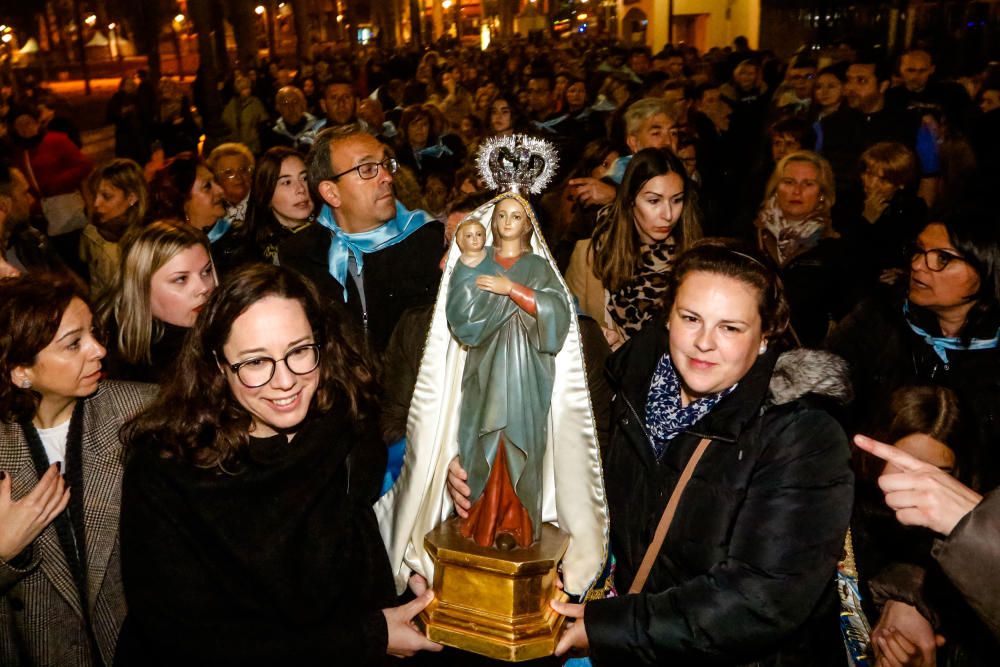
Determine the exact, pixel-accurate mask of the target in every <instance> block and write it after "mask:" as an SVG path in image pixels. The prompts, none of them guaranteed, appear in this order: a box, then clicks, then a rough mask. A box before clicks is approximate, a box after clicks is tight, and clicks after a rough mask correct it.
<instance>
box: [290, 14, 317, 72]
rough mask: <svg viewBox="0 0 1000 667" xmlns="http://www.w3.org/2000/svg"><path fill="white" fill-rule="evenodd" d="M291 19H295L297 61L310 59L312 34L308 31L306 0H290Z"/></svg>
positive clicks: (301, 61)
mask: <svg viewBox="0 0 1000 667" xmlns="http://www.w3.org/2000/svg"><path fill="white" fill-rule="evenodd" d="M291 2H292V20H293V21H295V54H296V55H297V56H298V59H299V63H300V64H301V63H304V62H308V61H311V60H312V34H311V33H310V32H309V2H308V0H291Z"/></svg>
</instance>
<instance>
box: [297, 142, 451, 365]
mask: <svg viewBox="0 0 1000 667" xmlns="http://www.w3.org/2000/svg"><path fill="white" fill-rule="evenodd" d="M307 162H308V169H309V186H310V189H311V190H312V191H313V198H314V200H316V201H319V202H321V203H322V204H323V207H322V210H321V212H320V216H319V220H318V222H319V224H315V225H310V226H309V227H307V228H306V229H304V230H303V231H302V232H300V233H298V234H296V235H295V236H293V237H291V238H289V239H288V240H287V241H285V242H284V243H282V245H281V246H280V247H279V249H278V260H279V262H280V263H281V264H282V265H283V266H288V267H291V268H293V269H296V270H298V271H301V272H302V273H303V274H304V275H305V276H306V277H308V278H310V279H311V280H312V281H313V282H314V283H316V285H317V287H319V289H320V291H321V292H322V293H324V294H325V295H326V296H327V297H328V298H330V299H335V300H339V301H343V302H345V303H346V304H347V310H348V311H349V312H350V314H351V315H352V317H353V320H354V323H355V325H356V326H357V328H358V330H359V331H362V332H363V334H364V335H365V337H366V338H367V340H368V342H369V344H370V345H371V347H372V349H373V350H374V351H376V352H378V353H381V352H382V351H383V350H384V349H385V347H386V344H387V343H388V341H389V336H390V335H391V334H392V330H393V329H394V328H395V326H396V322H398V321H399V318H400V316H401V315H402V313H403V311H405V310H406V309H407V308H412V307H414V306H420V305H424V304H430V303H433V302H434V298H435V297H436V295H437V287H438V283H439V282H440V280H441V269H440V268H439V262H440V260H441V253H442V252H443V249H444V229H443V227H442V225H441V224H440V223H439V222H436V221H433V220H430V218H429V216H427V215H426V214H425V213H423V211H414V212H410V211H407V210H406V209H405V208H403V207H402V206H401V205H400V204H398V202H397V201H396V197H395V195H394V194H393V189H392V181H393V174H394V173H395V171H396V168H397V164H396V161H395V158H390V157H389V154H388V152H387V150H386V147H385V146H384V145H383V144H381V143H379V142H378V140H376V139H375V138H374V137H372V136H371V135H370V134H368V133H367V132H365V131H364V130H363V129H362V128H361V127H360V126H357V125H348V126H343V127H339V128H329V129H326V130H323V131H322V132H321V133H320V134H319V135H318V136H317V138H316V143H315V144H314V146H313V149H312V150H311V151H310V153H309V157H308V158H307Z"/></svg>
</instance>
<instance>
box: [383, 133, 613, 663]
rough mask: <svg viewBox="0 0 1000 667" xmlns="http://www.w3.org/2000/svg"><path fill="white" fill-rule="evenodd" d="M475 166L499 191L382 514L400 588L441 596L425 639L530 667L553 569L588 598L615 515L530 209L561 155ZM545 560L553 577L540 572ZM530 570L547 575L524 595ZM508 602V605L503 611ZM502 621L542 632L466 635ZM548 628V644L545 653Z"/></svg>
mask: <svg viewBox="0 0 1000 667" xmlns="http://www.w3.org/2000/svg"><path fill="white" fill-rule="evenodd" d="M478 164H479V169H480V173H481V174H482V176H483V178H484V180H485V181H486V183H487V186H488V187H490V188H492V189H495V190H498V191H499V192H500V194H498V195H497V196H496V197H494V198H493V199H492V200H490V201H489V202H487V203H486V204H484V205H483V206H481V207H480V208H479V209H476V211H474V212H472V213H470V214H469V215H468V216H467V217H466V219H465V220H464V221H463V222H462V223H461V224H460V225H459V226H458V228H457V229H456V233H455V242H454V243H453V244H452V246H451V248H450V250H449V253H448V256H447V260H446V262H445V266H444V274H443V276H442V279H441V286H440V288H439V291H438V298H437V302H436V304H435V307H434V312H433V315H432V318H431V325H430V330H429V332H428V334H427V340H426V344H425V347H424V354H423V358H422V361H421V365H420V371H419V373H418V375H417V382H416V386H415V389H414V394H413V400H412V402H411V405H410V413H409V418H408V422H407V437H406V439H407V447H406V454H405V459H404V463H403V469H402V471H401V473H400V477H399V479H398V480H397V482H396V484H395V486H394V487H393V488H392V489H391V490H390V491H389V493H387V494H386V495H385V496H384V497H383V498H382V499H381V500H380V501H379V502H378V503H377V504H376V514H377V515H378V518H379V525H380V528H381V531H382V536H383V539H384V540H385V543H386V546H387V549H388V551H389V557H390V562H391V564H392V567H393V570H394V576H395V578H396V587H397V590H399V591H400V592H401V591H402V590H403V588H405V586H406V584H407V581H408V579H409V577H410V576H411V574H413V573H417V574H420V575H423V576H424V577H425V578H426V579H427V580H428V581H429V582H431V583H432V584H433V586H434V587H435V591H436V592H437V593H438V597H437V598H436V599H435V600H434V602H432V604H431V607H428V611H429V612H430V617H434V615H435V613H437V618H438V619H439V620H440V619H443V620H440V624H439V625H440V627H439V630H438V632H439V633H438V634H437V635H435V634H432V632H431V630H430V629H428V636H429V637H431V638H432V639H434V640H435V641H443V642H444V643H448V644H450V645H452V646H459V647H460V648H466V649H467V650H473V651H477V652H480V653H482V654H484V655H492V656H494V657H502V658H503V659H510V660H520V659H526V658H525V657H524V656H526V655H532V656H535V657H538V656H540V655H545V654H547V653H545V652H544V651H548V653H551V648H552V647H554V644H553V643H552V637H554V636H557V635H558V632H559V630H560V628H561V625H559V623H558V620H557V619H553V618H552V614H553V612H551V610H550V609H549V607H548V600H549V599H551V596H552V595H553V594H555V593H557V591H555V589H554V584H555V579H556V574H555V568H556V565H557V564H560V563H561V578H562V582H563V586H564V589H565V592H566V593H568V594H570V595H585V594H586V593H587V592H588V590H589V589H590V587H591V586H592V585H593V584H594V582H595V580H596V579H597V578H598V576H599V575H600V573H601V570H602V567H603V566H604V563H605V560H606V558H607V549H608V537H609V532H608V510H607V506H606V503H605V497H604V483H603V477H602V472H601V461H600V451H599V448H598V444H597V436H596V429H595V427H594V417H593V412H592V410H591V406H590V395H589V391H588V387H587V378H586V370H585V367H584V361H583V352H582V346H581V343H580V333H579V328H578V323H577V319H576V310H575V307H574V304H573V297H572V296H571V294H570V292H569V289H568V288H567V287H566V284H565V282H564V280H563V278H562V276H561V274H560V273H559V271H558V269H557V268H556V265H555V261H554V260H553V258H552V255H551V253H550V252H549V249H548V247H547V246H546V244H545V240H544V238H542V235H541V233H540V230H539V228H538V222H537V220H536V218H535V214H534V211H533V210H532V207H531V204H530V203H529V202H528V200H527V199H525V198H524V196H527V194H528V193H529V192H530V193H533V194H539V193H540V192H542V190H543V189H544V187H545V185H546V184H547V183H548V182H549V181H550V180H551V177H552V175H553V174H554V172H555V167H556V157H555V154H554V151H553V149H552V147H551V145H550V144H548V143H547V142H545V141H543V140H540V139H535V138H532V137H527V136H522V135H514V136H508V137H496V138H493V139H489V140H487V141H485V142H484V143H483V145H482V147H481V148H480V153H479V156H478ZM522 195H523V196H522ZM484 232H485V233H484ZM456 456H458V457H459V460H460V462H461V464H462V466H463V467H464V468H465V469H466V472H467V473H468V480H467V481H468V483H469V486H470V488H471V489H472V498H471V499H472V501H473V506H472V509H471V511H470V516H469V518H468V519H467V520H464V521H459V520H458V518H457V517H454V516H453V506H452V501H451V497H450V496H449V495H448V492H447V488H446V482H447V475H448V465H449V463H450V462H451V461H452V460H453V459H454V458H455V457H456ZM463 536H464V537H463ZM470 538H471V539H470ZM463 552H464V555H462V553H463ZM532 559H534V560H532ZM546 559H547V560H546ZM542 561H544V562H546V563H550V565H551V568H550V569H549V571H544V568H540V567H536V566H535V565H531V563H535V564H536V565H537V563H540V562H542ZM476 563H485V565H483V567H482V568H480V569H478V570H477V569H476V567H478V566H477V565H476ZM504 563H507V565H504ZM446 567H447V568H451V569H446ZM442 571H444V572H445V574H442ZM503 571H506V572H509V573H513V574H509V575H502V576H504V577H508V576H510V577H513V578H514V579H515V583H514V584H513V586H514V588H515V590H532V591H534V592H533V593H532V594H531V595H530V596H529V597H532V604H534V605H536V606H537V609H536V610H535V611H534V612H526V611H525V610H524V609H523V608H519V607H518V605H523V604H524V599H525V596H524V595H520V594H517V595H515V596H514V598H516V599H515V600H513V601H507V603H504V602H502V601H498V598H499V597H500V596H502V595H507V596H508V597H510V588H511V586H510V580H509V579H508V580H507V583H506V584H504V583H503V582H502V581H494V579H491V577H495V576H500V575H499V574H498V573H500V574H502V572H503ZM448 572H450V573H451V575H448V574H447V573H448ZM524 572H535V573H540V574H531V575H529V576H536V577H540V578H539V579H537V580H536V581H534V582H531V583H525V584H524V586H523V589H519V588H518V586H520V584H518V583H517V581H516V580H518V577H520V576H521V574H522V573H524ZM449 577H451V578H450V579H449ZM459 580H461V581H462V582H464V583H461V584H458V583H454V582H458V581H459ZM449 582H453V583H454V590H456V591H460V593H459V595H463V596H465V597H468V592H469V586H472V587H475V588H477V591H476V595H477V597H481V598H482V599H483V600H484V601H486V602H484V604H486V606H488V607H489V609H488V610H486V612H485V614H484V615H481V616H476V615H475V612H474V611H473V610H470V609H469V606H470V604H471V601H469V600H465V599H463V600H461V601H455V602H454V604H452V603H451V602H449V599H448V597H449V593H448V590H447V589H448V586H449V585H452V584H449ZM491 582H493V583H491ZM504 590H507V593H503V591H504ZM504 604H508V607H509V606H510V604H513V607H510V608H509V609H508V610H507V611H505V612H500V611H499V609H500V608H501V607H503V606H504ZM435 607H438V609H437V611H436V612H435ZM504 614H508V615H509V617H510V618H511V619H512V623H513V624H514V626H517V624H518V623H520V624H521V625H522V626H523V625H524V624H525V623H526V622H527V621H525V620H524V619H525V618H527V617H530V616H532V614H534V615H535V616H537V618H538V619H539V620H538V623H536V624H535V625H534V626H532V627H531V628H528V629H524V628H521V629H518V627H520V626H518V627H514V626H511V627H513V628H514V629H513V630H512V629H511V628H506V629H503V630H499V629H498V630H496V632H495V636H493V637H491V638H490V639H489V641H490V642H493V641H495V642H498V643H499V644H504V642H506V644H505V645H504V648H503V650H502V651H499V650H498V652H493V651H492V649H490V648H489V647H488V646H486V644H485V643H484V642H485V640H482V639H483V638H482V637H476V638H470V637H471V635H470V634H469V633H472V630H470V628H477V629H478V630H477V632H479V633H480V634H482V633H486V634H489V633H490V632H492V631H491V630H488V629H484V628H487V627H488V626H491V624H494V622H495V621H496V619H497V618H498V617H499V616H501V615H504ZM556 616H558V615H556ZM435 622H437V621H435V620H434V618H430V620H429V621H428V624H433V623H435ZM546 624H547V628H548V632H549V633H550V635H551V636H549V637H548V638H547V639H544V641H543V640H542V639H541V634H544V633H543V631H542V630H540V629H539V628H541V626H543V625H546ZM445 626H447V627H446V628H445V629H444V630H442V629H440V628H443V627H445ZM497 627H499V626H497ZM428 628H430V625H428ZM522 630H523V632H522ZM519 633H520V634H519ZM540 633H541V634H540ZM473 634H475V633H473ZM511 636H514V637H525V639H523V641H522V640H520V639H518V640H515V641H513V642H511V641H510V640H509V638H510V637H511ZM480 640H482V641H480ZM531 642H535V644H536V645H535V646H534V648H531V649H530V650H527V649H525V646H527V645H528V644H531ZM526 650H527V652H525V651H526ZM532 651H534V652H532ZM515 655H516V656H519V657H513V656H515Z"/></svg>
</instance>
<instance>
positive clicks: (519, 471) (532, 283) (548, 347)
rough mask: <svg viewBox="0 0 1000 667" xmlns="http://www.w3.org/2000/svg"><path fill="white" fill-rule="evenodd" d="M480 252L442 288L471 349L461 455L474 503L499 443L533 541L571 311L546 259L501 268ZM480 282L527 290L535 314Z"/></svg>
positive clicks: (526, 258) (455, 327)
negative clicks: (487, 279)
mask: <svg viewBox="0 0 1000 667" xmlns="http://www.w3.org/2000/svg"><path fill="white" fill-rule="evenodd" d="M486 251H487V252H486V257H485V258H484V259H483V260H482V261H481V262H480V263H479V265H478V266H476V267H468V266H466V265H465V264H463V263H461V262H458V263H457V264H456V265H455V271H454V274H453V275H452V277H451V282H450V284H449V289H448V301H447V311H446V312H447V318H448V325H449V327H450V329H451V332H452V334H453V335H454V336H455V338H456V339H458V340H459V341H460V342H461V343H462V344H463V345H467V346H468V347H469V353H468V357H467V359H466V362H465V367H464V370H463V374H462V403H461V409H460V413H459V426H458V440H459V455H460V456H461V461H462V466H463V467H464V468H465V469H466V471H467V472H468V475H469V478H468V484H469V488H470V489H471V491H472V494H471V498H472V499H473V501H475V500H476V499H478V498H479V497H480V496H481V495H482V493H483V490H484V488H485V487H486V482H487V481H488V480H489V477H490V471H491V469H492V466H493V464H494V461H495V460H496V455H497V450H498V448H499V444H500V438H501V436H502V437H503V442H504V452H505V455H506V464H507V470H508V472H509V475H510V481H511V483H512V484H513V486H514V490H515V492H516V493H517V496H518V499H519V500H520V501H521V503H522V504H523V505H524V507H525V509H526V510H527V511H528V514H529V516H530V517H531V521H532V528H533V532H534V539H535V540H537V539H539V537H540V535H541V529H542V519H541V514H542V470H543V468H542V460H543V458H544V456H545V448H546V431H547V428H548V420H549V407H550V404H551V400H552V385H553V378H554V375H555V355H556V354H557V353H558V352H559V350H560V349H561V348H562V346H563V341H564V340H565V339H566V335H567V332H568V331H569V323H570V317H571V316H572V311H571V310H570V304H569V301H568V299H567V296H566V291H565V289H564V288H563V286H562V284H561V283H560V282H559V279H558V277H557V276H556V275H555V273H554V272H553V271H552V269H551V267H550V266H549V263H548V262H547V261H546V260H545V259H544V258H542V257H539V256H537V255H534V254H532V253H531V252H530V251H526V252H525V253H524V254H522V255H521V256H520V257H519V258H518V259H517V261H516V262H515V263H514V264H513V266H511V267H510V269H504V267H503V266H501V265H500V264H499V263H498V262H497V261H496V260H495V259H494V249H493V248H492V247H489V246H487V248H486ZM480 275H506V276H507V278H509V279H510V280H511V281H513V282H515V283H517V284H520V285H523V286H525V287H528V288H530V289H532V290H533V291H534V298H535V304H536V306H537V313H536V315H531V314H530V313H528V312H525V311H524V310H522V309H521V308H520V307H519V306H518V305H517V304H516V303H514V301H513V300H512V299H511V298H510V297H508V296H503V295H499V294H493V293H491V292H487V291H485V290H482V289H480V288H479V287H477V286H476V278H477V277H478V276H480Z"/></svg>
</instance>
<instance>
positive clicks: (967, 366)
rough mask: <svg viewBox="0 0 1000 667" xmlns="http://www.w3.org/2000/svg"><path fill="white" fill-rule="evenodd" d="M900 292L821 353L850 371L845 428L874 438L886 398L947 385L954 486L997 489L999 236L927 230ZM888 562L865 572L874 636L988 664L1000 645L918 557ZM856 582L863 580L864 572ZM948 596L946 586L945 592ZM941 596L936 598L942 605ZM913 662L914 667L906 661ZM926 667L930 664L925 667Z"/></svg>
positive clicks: (965, 226)
mask: <svg viewBox="0 0 1000 667" xmlns="http://www.w3.org/2000/svg"><path fill="white" fill-rule="evenodd" d="M909 256H910V267H909V268H910V272H909V280H908V282H907V283H906V284H905V287H904V290H903V293H902V294H896V293H886V294H877V295H876V296H874V297H872V298H870V299H868V300H866V301H865V302H862V303H861V304H859V305H858V306H857V308H855V310H854V311H853V312H852V313H851V314H850V315H849V316H848V317H847V318H845V319H844V321H843V322H841V324H840V325H839V326H838V327H837V329H836V330H835V331H834V332H833V333H832V335H831V337H830V340H829V341H828V345H829V347H830V349H831V350H833V351H834V352H836V353H838V354H840V355H841V356H843V357H844V358H845V359H847V361H848V362H849V363H850V365H851V370H852V375H853V381H854V387H855V391H856V394H857V399H856V400H855V402H854V406H855V407H854V414H853V415H852V417H853V423H852V426H853V427H854V429H855V430H857V431H862V432H872V427H873V425H875V424H877V423H878V412H879V411H880V410H881V409H882V408H883V406H886V405H887V404H888V401H889V396H890V395H891V393H892V392H893V391H894V390H896V389H897V388H899V387H903V386H907V385H912V384H918V383H923V384H933V385H939V386H943V387H947V388H949V389H951V390H952V391H954V392H955V394H956V395H957V396H958V401H959V406H958V407H959V410H960V413H961V414H962V420H961V424H960V429H961V431H960V432H961V435H960V436H959V437H961V438H963V439H964V442H963V448H962V449H963V454H964V458H965V462H964V464H963V465H962V466H961V467H960V469H959V471H958V474H959V477H960V479H961V480H962V481H963V482H964V483H965V484H967V485H968V486H970V487H971V488H973V489H974V490H976V491H977V492H979V493H986V492H988V491H990V490H992V489H995V488H997V487H998V486H1000V456H998V455H997V451H998V450H997V448H996V443H997V442H998V441H1000V426H998V422H997V420H996V419H995V417H994V415H996V414H997V412H998V411H1000V387H998V385H997V377H1000V353H998V349H997V345H998V339H997V331H998V329H1000V236H998V234H997V227H996V222H995V220H993V219H991V218H990V217H988V216H985V215H982V214H978V213H967V214H959V215H955V216H953V217H950V218H948V219H946V220H944V221H935V222H932V223H930V224H928V225H927V226H926V227H924V229H923V230H922V231H921V232H920V234H919V235H918V236H917V238H916V244H915V245H913V246H912V249H911V251H910V253H909ZM890 556H891V557H892V558H891V560H893V561H894V562H893V563H892V564H890V565H889V566H887V567H886V568H884V569H883V570H882V571H881V572H870V573H868V576H869V577H871V588H872V592H873V597H874V600H875V602H876V603H877V604H878V605H879V606H880V607H881V610H882V615H881V619H880V620H879V624H878V627H877V628H876V634H878V631H879V630H880V629H882V630H884V629H888V628H892V627H894V628H897V629H898V630H900V632H902V633H903V635H904V636H905V638H906V639H907V641H908V642H910V643H911V644H912V645H914V646H917V647H918V648H919V651H918V653H919V655H918V656H917V658H919V659H920V660H933V658H934V654H935V652H936V648H937V643H938V642H937V641H936V638H935V635H941V636H943V637H944V638H945V639H946V643H945V645H944V647H943V648H941V650H940V652H941V657H942V658H945V657H948V656H951V657H955V656H962V655H964V656H967V657H966V658H964V659H965V660H971V662H959V663H955V664H986V662H988V661H989V660H988V658H987V656H995V655H997V650H998V647H997V646H996V645H995V644H993V643H991V642H990V641H988V637H989V635H988V633H987V632H986V630H985V628H983V627H982V626H981V625H980V624H979V623H978V621H977V620H976V619H975V617H974V616H973V615H972V614H971V613H970V610H969V609H968V608H967V607H965V606H963V605H962V604H956V603H955V601H954V600H951V601H949V599H948V595H947V593H946V592H945V593H943V592H942V588H941V584H942V582H941V581H940V580H939V577H938V575H937V574H936V573H935V572H934V571H930V572H928V571H925V570H924V569H923V568H920V567H918V566H915V565H913V563H914V561H915V558H916V557H917V556H919V555H915V554H911V553H907V552H905V550H904V551H903V552H902V553H895V554H890ZM862 574H864V573H863V572H862ZM943 590H944V591H947V587H945V588H944V589H943ZM942 595H943V597H942ZM914 664H921V663H914ZM923 664H929V663H923Z"/></svg>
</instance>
